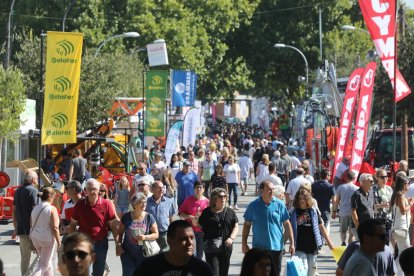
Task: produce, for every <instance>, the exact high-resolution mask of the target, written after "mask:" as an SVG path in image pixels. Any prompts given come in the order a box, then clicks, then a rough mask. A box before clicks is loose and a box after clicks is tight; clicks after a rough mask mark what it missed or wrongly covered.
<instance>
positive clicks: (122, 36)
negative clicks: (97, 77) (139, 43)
mask: <svg viewBox="0 0 414 276" xmlns="http://www.w3.org/2000/svg"><path fill="white" fill-rule="evenodd" d="M124 37H139V33H137V32H127V33H123V34H119V35H114V36H111V37H108V38H107V39H106V40H104V42H102V43H101V44H100V45H99V47H98V49H96V52H95V55H94V56H93V59H92V60H94V59H95V58H96V56H97V55H98V54H99V51H101V48H102V47H103V46H104V45H105V44H106V43H107V42H108V41H109V40H112V39H115V38H124Z"/></svg>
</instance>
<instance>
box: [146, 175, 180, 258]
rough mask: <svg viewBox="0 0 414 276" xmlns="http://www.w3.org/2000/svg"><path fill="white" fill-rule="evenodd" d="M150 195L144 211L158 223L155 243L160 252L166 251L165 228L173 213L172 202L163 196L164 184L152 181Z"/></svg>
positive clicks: (166, 228)
mask: <svg viewBox="0 0 414 276" xmlns="http://www.w3.org/2000/svg"><path fill="white" fill-rule="evenodd" d="M151 190H152V196H151V197H149V198H148V200H147V208H146V211H147V212H148V213H150V214H151V215H153V216H154V218H155V221H156V222H157V225H158V233H159V237H158V239H157V243H158V245H159V246H160V248H161V252H165V251H168V249H169V248H168V243H167V230H168V226H169V225H170V223H171V222H172V219H173V216H174V214H175V208H174V202H173V201H172V200H171V199H169V198H168V197H165V196H164V184H162V182H161V181H154V183H153V184H152V185H151Z"/></svg>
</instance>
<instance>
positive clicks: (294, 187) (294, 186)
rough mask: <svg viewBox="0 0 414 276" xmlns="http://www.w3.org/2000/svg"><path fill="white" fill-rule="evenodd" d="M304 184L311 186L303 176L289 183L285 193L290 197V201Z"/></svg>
mask: <svg viewBox="0 0 414 276" xmlns="http://www.w3.org/2000/svg"><path fill="white" fill-rule="evenodd" d="M305 184H311V183H310V182H309V180H307V179H306V178H304V177H303V175H299V176H297V177H296V178H294V179H292V180H291V181H290V182H289V185H288V188H287V190H286V193H287V194H289V195H290V199H291V200H293V199H294V198H295V195H296V193H297V192H298V191H299V188H300V186H302V185H305Z"/></svg>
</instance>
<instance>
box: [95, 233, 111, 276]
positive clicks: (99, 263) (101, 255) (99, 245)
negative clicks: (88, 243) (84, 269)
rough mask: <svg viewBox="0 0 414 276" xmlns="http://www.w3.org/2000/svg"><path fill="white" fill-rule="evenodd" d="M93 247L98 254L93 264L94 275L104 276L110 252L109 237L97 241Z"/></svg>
mask: <svg viewBox="0 0 414 276" xmlns="http://www.w3.org/2000/svg"><path fill="white" fill-rule="evenodd" d="M93 249H94V251H95V256H96V260H95V262H94V263H93V266H92V267H93V275H94V276H102V275H103V274H104V271H105V263H106V254H107V253H108V238H105V239H103V240H101V241H99V242H95V243H94V245H93Z"/></svg>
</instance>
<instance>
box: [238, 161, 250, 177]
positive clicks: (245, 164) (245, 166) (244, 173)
mask: <svg viewBox="0 0 414 276" xmlns="http://www.w3.org/2000/svg"><path fill="white" fill-rule="evenodd" d="M238 164H239V167H240V177H241V178H246V177H249V175H250V169H252V168H253V162H252V160H251V159H250V158H249V157H247V156H242V157H240V159H239V162H238Z"/></svg>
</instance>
